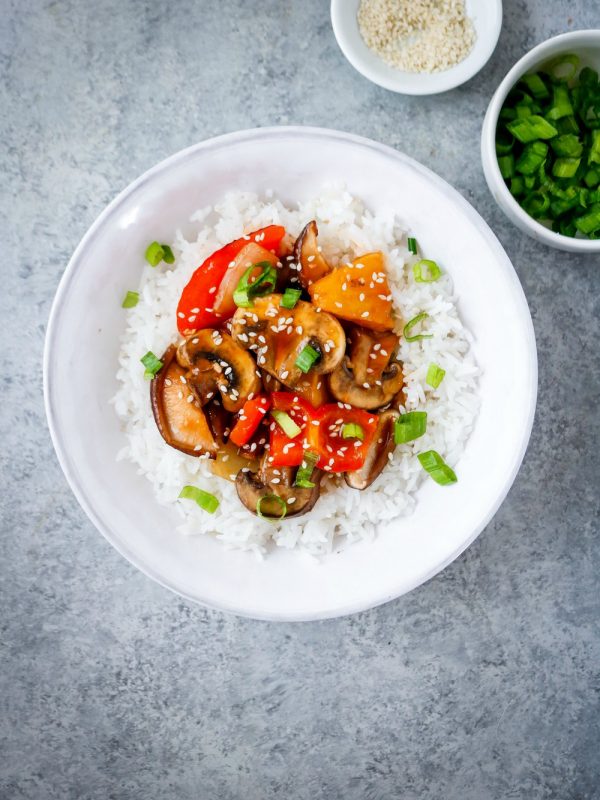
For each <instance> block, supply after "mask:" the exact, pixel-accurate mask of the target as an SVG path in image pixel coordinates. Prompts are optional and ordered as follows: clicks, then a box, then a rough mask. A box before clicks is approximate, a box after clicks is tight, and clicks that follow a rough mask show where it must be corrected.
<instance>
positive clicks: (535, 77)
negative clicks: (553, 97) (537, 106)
mask: <svg viewBox="0 0 600 800" xmlns="http://www.w3.org/2000/svg"><path fill="white" fill-rule="evenodd" d="M521 80H522V81H523V83H524V84H525V85H526V86H527V88H528V89H529V91H530V92H531V94H532V95H533V96H534V97H535V98H536V100H543V99H545V98H546V97H550V92H549V91H548V88H547V87H546V84H545V83H544V81H543V80H542V77H541V76H540V75H539V74H538V73H537V72H534V73H533V74H532V75H523V77H522V78H521Z"/></svg>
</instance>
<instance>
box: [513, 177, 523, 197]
mask: <svg viewBox="0 0 600 800" xmlns="http://www.w3.org/2000/svg"><path fill="white" fill-rule="evenodd" d="M524 190H525V184H524V183H523V178H522V177H521V176H520V175H515V177H514V178H511V181H510V193H511V194H512V195H513V196H514V197H518V196H519V195H520V194H523V192H524Z"/></svg>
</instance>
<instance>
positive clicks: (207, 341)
mask: <svg viewBox="0 0 600 800" xmlns="http://www.w3.org/2000/svg"><path fill="white" fill-rule="evenodd" d="M177 360H178V361H179V364H180V365H181V366H182V367H184V368H185V369H186V370H187V372H186V373H185V377H186V380H187V381H188V383H189V384H190V386H191V387H192V389H193V390H194V393H195V394H196V396H197V398H198V400H199V402H200V404H201V405H204V404H205V403H207V402H208V401H209V400H210V399H211V398H212V397H214V396H215V394H217V393H220V395H221V402H222V403H223V406H224V408H225V409H226V410H227V411H230V412H231V413H235V412H237V411H239V410H240V409H241V407H242V406H243V405H244V403H245V402H246V400H247V399H248V397H249V396H250V395H252V394H256V393H257V392H258V391H260V386H261V383H260V376H259V375H258V373H257V370H256V364H255V363H254V359H253V358H252V356H251V355H250V354H249V353H247V352H246V350H245V349H244V348H243V347H240V346H239V345H238V344H236V343H235V342H234V340H233V339H232V338H231V336H229V334H228V333H225V332H224V331H220V330H216V329H213V328H205V329H204V330H201V331H197V332H196V333H194V334H192V335H191V336H188V338H187V339H186V340H185V341H184V342H182V343H181V344H180V345H179V349H178V351H177Z"/></svg>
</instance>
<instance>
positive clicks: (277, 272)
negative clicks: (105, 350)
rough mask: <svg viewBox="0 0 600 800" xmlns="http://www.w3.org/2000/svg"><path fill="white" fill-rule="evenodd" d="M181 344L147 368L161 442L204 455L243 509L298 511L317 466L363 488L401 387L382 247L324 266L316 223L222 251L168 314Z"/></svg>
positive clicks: (310, 498)
mask: <svg viewBox="0 0 600 800" xmlns="http://www.w3.org/2000/svg"><path fill="white" fill-rule="evenodd" d="M177 327H178V330H179V333H180V334H181V336H182V341H181V342H180V343H179V344H178V345H175V344H172V345H171V346H170V347H169V348H168V349H167V351H166V352H165V353H164V355H163V356H162V358H161V359H160V360H159V359H157V358H156V357H154V356H153V355H152V354H148V356H151V357H152V358H151V359H150V362H151V363H150V362H149V363H148V364H147V365H146V366H147V370H149V371H150V376H151V377H152V382H151V388H150V394H151V401H152V409H153V412H154V418H155V420H156V424H157V427H158V430H159V431H160V433H161V435H162V437H163V438H164V440H165V441H166V442H167V444H169V445H171V447H175V448H177V449H178V450H181V451H182V452H184V453H187V454H188V455H192V456H204V457H208V458H210V459H212V460H213V461H212V463H213V471H214V472H215V474H217V475H219V476H221V477H223V478H227V479H229V480H233V481H235V486H236V489H237V493H238V496H239V498H240V500H241V502H242V503H243V504H244V506H246V508H247V509H248V510H249V511H251V512H252V513H253V514H257V515H259V516H261V517H267V518H275V519H282V518H283V517H285V516H298V515H300V514H304V513H306V512H307V511H309V510H310V509H311V508H312V507H313V506H314V504H315V503H316V502H317V500H318V497H319V487H320V483H321V479H322V476H323V473H325V472H328V473H331V474H337V475H343V476H344V478H345V481H346V483H347V484H348V486H350V487H352V488H354V489H365V488H366V487H367V486H370V484H371V483H373V481H374V480H375V478H376V477H377V476H378V475H379V474H380V473H381V472H382V470H383V469H384V467H385V465H386V464H387V463H388V459H389V458H390V457H391V453H392V451H393V450H394V447H395V441H396V437H395V436H394V430H395V425H396V422H397V419H398V412H397V411H396V410H395V408H394V406H396V407H397V405H398V403H399V402H400V401H401V397H402V394H401V393H402V388H403V374H402V365H401V364H400V363H399V362H398V361H397V360H396V352H397V349H398V343H399V342H398V337H397V336H396V334H395V333H394V330H393V328H394V320H393V317H392V296H391V293H390V288H389V285H388V280H387V277H386V272H385V266H384V259H383V255H382V253H380V252H375V253H367V254H365V255H363V256H361V257H360V258H357V259H355V261H353V262H352V263H348V264H344V265H340V266H338V267H332V266H331V265H330V264H329V263H328V262H327V260H326V259H325V258H324V256H323V255H322V253H321V249H320V247H319V246H318V229H317V223H316V222H315V221H314V220H312V221H311V222H309V223H308V225H306V227H305V228H304V230H303V231H302V233H301V234H300V236H299V237H298V239H297V240H296V242H295V243H294V242H293V241H291V240H290V238H289V236H288V235H287V234H286V232H285V229H284V228H282V227H281V226H278V225H270V226H268V227H266V228H263V229H261V230H259V231H255V232H254V233H252V234H250V235H247V236H244V237H242V238H241V239H238V240H236V241H234V242H231V243H230V244H227V245H225V246H224V247H222V248H221V249H220V250H218V251H217V252H216V253H213V254H212V255H211V256H210V257H209V258H208V259H207V260H206V261H205V262H204V263H203V264H202V265H201V266H200V267H199V268H198V269H197V270H196V271H195V272H194V274H193V275H192V278H191V280H190V281H189V283H188V284H187V286H186V287H185V289H184V290H183V293H182V295H181V299H180V301H179V305H178V308H177Z"/></svg>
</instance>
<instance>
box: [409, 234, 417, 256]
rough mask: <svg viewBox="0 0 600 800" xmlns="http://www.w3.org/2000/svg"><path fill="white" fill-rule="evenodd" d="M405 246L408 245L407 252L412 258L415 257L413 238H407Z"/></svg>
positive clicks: (415, 241) (415, 242)
mask: <svg viewBox="0 0 600 800" xmlns="http://www.w3.org/2000/svg"><path fill="white" fill-rule="evenodd" d="M407 245H408V252H409V253H412V254H413V256H416V255H417V240H416V239H415V237H414V236H409V237H408V241H407Z"/></svg>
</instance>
